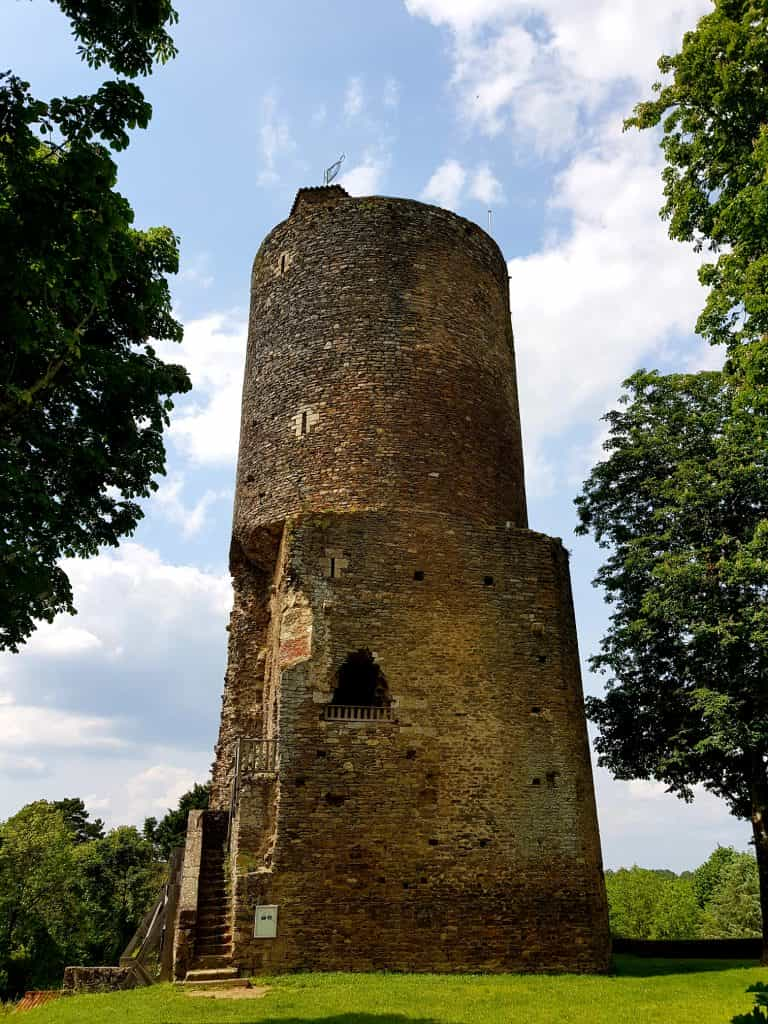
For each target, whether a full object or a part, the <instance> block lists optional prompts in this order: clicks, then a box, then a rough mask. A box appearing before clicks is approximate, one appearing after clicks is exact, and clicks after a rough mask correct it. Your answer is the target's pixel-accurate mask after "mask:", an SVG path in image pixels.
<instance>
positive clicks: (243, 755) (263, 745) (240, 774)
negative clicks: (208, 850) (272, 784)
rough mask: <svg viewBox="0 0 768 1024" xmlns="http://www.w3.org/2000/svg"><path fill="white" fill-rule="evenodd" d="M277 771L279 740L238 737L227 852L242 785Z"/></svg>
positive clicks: (230, 801)
mask: <svg viewBox="0 0 768 1024" xmlns="http://www.w3.org/2000/svg"><path fill="white" fill-rule="evenodd" d="M276 771H277V740H276V739H272V740H262V739H257V738H255V737H252V736H238V738H237V739H236V740H235V764H234V771H233V772H232V793H231V795H230V798H229V816H228V820H227V850H229V848H230V844H231V842H232V819H233V818H234V816H235V814H236V812H237V802H238V800H239V798H240V783H241V782H242V780H243V779H244V778H250V777H252V776H254V775H259V774H260V773H264V772H276Z"/></svg>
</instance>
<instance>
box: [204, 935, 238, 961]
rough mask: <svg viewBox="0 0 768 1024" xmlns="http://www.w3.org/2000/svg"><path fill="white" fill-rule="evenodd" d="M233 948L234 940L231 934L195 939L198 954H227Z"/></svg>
mask: <svg viewBox="0 0 768 1024" xmlns="http://www.w3.org/2000/svg"><path fill="white" fill-rule="evenodd" d="M231 949H232V940H231V939H230V937H229V936H227V937H226V938H224V936H222V937H221V938H218V937H215V936H213V937H211V938H209V939H197V938H196V939H195V955H196V956H226V954H227V953H229V951H230V950H231Z"/></svg>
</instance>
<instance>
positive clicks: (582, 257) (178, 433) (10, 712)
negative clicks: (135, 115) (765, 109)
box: [0, 0, 748, 869]
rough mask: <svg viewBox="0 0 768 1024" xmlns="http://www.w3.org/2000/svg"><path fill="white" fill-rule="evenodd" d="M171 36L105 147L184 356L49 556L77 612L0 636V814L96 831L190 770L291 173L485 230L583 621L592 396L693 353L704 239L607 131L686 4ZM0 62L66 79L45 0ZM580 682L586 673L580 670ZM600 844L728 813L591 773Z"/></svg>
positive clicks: (587, 625) (479, 6) (434, 9)
mask: <svg viewBox="0 0 768 1024" xmlns="http://www.w3.org/2000/svg"><path fill="white" fill-rule="evenodd" d="M177 6H178V9H179V13H180V16H181V20H180V24H179V25H178V26H177V28H176V30H175V32H174V36H175V38H176V41H177V44H178V46H179V51H180V52H179V56H178V58H177V59H176V60H175V61H173V62H172V63H170V64H168V65H166V66H165V67H161V68H159V69H158V70H157V71H156V72H155V74H154V75H153V76H152V77H151V78H150V79H149V80H147V82H146V83H145V91H146V93H147V95H148V97H149V99H150V100H151V102H152V104H153V107H154V117H153V120H152V122H151V124H150V127H149V129H148V130H147V131H146V132H138V133H135V134H134V138H133V141H132V144H131V147H130V149H129V150H128V151H127V152H126V153H124V154H121V155H120V158H119V166H120V181H119V187H120V189H121V191H123V192H124V194H125V195H126V196H127V197H128V198H129V199H130V201H131V203H132V205H133V207H134V209H135V211H136V219H137V225H138V226H141V227H149V226H151V225H154V224H169V225H171V226H172V227H173V229H174V230H175V231H176V233H177V234H178V235H179V236H180V237H181V251H182V263H181V272H180V274H179V275H178V276H177V277H176V278H175V280H174V282H173V295H174V303H175V306H176V310H177V313H178V315H179V316H180V318H181V319H182V320H183V321H184V323H185V326H186V337H185V341H184V343H183V345H182V346H181V347H180V348H179V347H171V346H168V347H167V348H166V349H164V351H166V352H167V354H168V356H169V357H170V358H172V359H173V360H174V361H182V362H184V363H185V364H186V365H187V366H188V367H189V369H190V372H191V374H192V378H193V382H194V384H195V389H194V391H193V392H192V393H191V395H189V396H187V397H185V398H184V399H183V400H182V401H180V402H179V403H178V406H177V409H176V411H175V415H174V421H173V427H172V430H171V433H170V435H169V438H168V449H169V460H168V475H167V477H166V478H165V479H164V480H163V481H162V482H161V486H160V490H159V492H158V493H157V495H156V496H155V498H154V499H153V500H152V501H151V502H150V503H149V504H148V506H147V516H146V518H145V520H144V521H143V523H142V524H141V526H140V528H139V530H138V531H137V533H136V534H135V536H134V537H133V538H131V539H130V541H128V542H126V543H124V544H123V545H122V546H121V547H120V548H119V549H118V550H116V551H112V550H110V551H107V552H104V553H102V554H101V555H100V556H99V557H98V558H95V559H92V560H90V561H88V562H76V563H70V564H69V565H68V569H69V571H70V575H71V578H72V580H73V582H74V586H75V598H76V603H77V605H78V608H79V615H78V616H77V617H75V618H70V617H64V618H60V619H59V620H57V621H56V622H55V623H54V624H53V625H52V626H47V625H46V626H43V627H41V628H40V629H39V630H38V632H37V634H36V635H35V637H34V638H33V639H32V641H30V643H29V644H28V645H27V647H26V649H25V650H24V651H23V652H22V653H21V654H19V655H3V656H0V779H2V787H0V817H4V816H6V815H8V814H10V813H13V812H14V811H15V810H16V809H17V808H18V807H19V806H20V805H21V804H23V803H24V802H26V801H28V800H31V799H35V798H38V797H41V796H43V797H47V798H50V799H57V798H60V797H63V796H69V795H80V796H83V797H84V798H85V799H86V800H87V802H88V803H89V806H90V807H91V808H92V809H93V810H94V811H95V812H97V813H99V814H101V815H102V816H104V817H105V818H106V819H107V820H108V821H109V822H110V823H112V824H118V823H122V822H130V821H135V822H140V821H141V820H142V818H143V817H144V816H146V815H149V814H156V815H157V814H162V813H163V812H164V810H165V809H166V807H168V806H169V805H171V804H173V803H174V802H175V800H176V799H177V798H178V796H179V795H180V793H181V792H183V791H184V790H185V789H186V788H188V787H189V785H190V784H191V783H192V782H193V781H195V780H200V779H203V778H204V777H205V776H206V775H207V771H208V766H209V764H210V760H211V757H212V750H213V744H214V741H215V738H216V730H217V720H218V709H219V699H220V693H221V689H222V679H223V672H224V663H225V648H226V634H225V630H224V626H225V622H226V617H227V614H228V611H229V605H230V602H231V592H230V586H229V579H228V576H227V573H226V556H227V549H228V543H229V528H230V516H231V503H232V483H233V473H234V459H235V453H236V448H237V432H238V421H239V400H240V387H241V375H242V360H243V352H244V340H245V321H246V317H247V304H248V279H249V273H250V265H251V261H252V259H253V256H254V254H255V252H256V249H257V248H258V246H259V243H260V241H261V239H262V238H263V236H264V235H265V234H266V232H267V231H268V230H269V229H270V228H271V227H272V226H273V225H274V224H275V223H276V222H277V221H279V220H282V219H283V218H284V217H285V216H286V215H287V213H288V211H289V209H290V205H291V202H292V200H293V196H294V194H295V192H296V190H297V189H298V188H300V187H301V186H304V185H316V184H319V183H320V182H321V180H322V173H323V168H324V167H325V166H327V165H329V164H331V163H332V162H333V161H334V160H336V158H337V157H338V156H339V154H340V153H341V152H344V153H346V160H345V163H344V165H343V170H342V175H341V183H342V184H343V185H345V187H346V188H347V189H348V190H349V191H350V192H351V193H353V194H361V195H364V194H386V195H397V196H407V197H411V198H420V199H423V200H425V201H427V202H433V203H437V204H439V205H442V206H447V207H449V208H451V209H455V210H456V211H457V212H459V213H461V214H462V215H463V216H465V217H469V218H470V219H472V220H475V221H477V222H478V223H480V224H482V225H483V226H484V227H485V226H487V224H488V210H489V209H491V210H492V211H493V227H492V231H493V234H494V236H495V238H496V240H497V241H498V243H499V245H500V246H501V248H502V250H503V252H504V253H505V255H506V257H507V259H508V260H509V268H510V275H511V290H512V317H513V324H514V328H515V337H516V346H517V357H518V375H519V380H520V390H521V406H522V417H523V430H524V441H525V449H526V472H527V479H528V497H529V508H530V520H531V525H532V526H533V528H535V529H537V530H541V531H542V532H547V533H550V534H553V535H555V536H561V537H563V539H564V541H565V544H566V546H567V547H568V548H569V549H570V550H571V551H572V555H573V558H572V573H573V585H574V596H575V601H576V614H577V620H578V625H579V642H580V646H581V651H582V655H583V657H584V659H585V660H586V657H587V656H588V654H589V653H590V652H593V651H594V650H595V649H596V647H597V644H598V642H599V638H600V635H601V632H602V629H603V628H604V625H605V621H606V614H607V613H606V609H605V607H604V606H603V604H602V599H601V597H600V595H599V593H597V592H595V591H594V590H593V589H592V588H591V586H590V582H589V581H590V579H591V577H592V575H593V574H594V571H595V569H596V567H597V565H598V564H599V552H598V551H597V549H596V548H595V546H594V544H593V542H592V541H591V540H590V539H578V538H575V537H574V535H573V528H574V525H575V515H574V509H573V503H572V502H573V497H574V495H575V494H576V493H577V491H578V489H579V485H580V482H581V480H583V478H584V476H585V475H586V473H587V472H588V470H589V467H590V466H591V465H592V464H593V463H594V462H595V461H596V459H597V458H598V457H599V454H600V441H601V434H602V427H601V424H600V416H601V415H602V413H603V412H604V411H605V410H606V409H607V408H608V407H609V406H610V405H611V404H612V403H613V402H614V401H615V399H616V397H617V395H618V393H619V388H620V382H621V380H622V379H623V378H624V377H626V376H627V375H628V374H629V373H630V372H632V370H633V369H635V368H637V367H638V366H647V367H651V366H656V367H660V368H662V369H668V370H678V369H691V368H698V367H700V366H706V365H716V361H717V360H716V354H713V353H712V352H711V351H709V350H708V349H706V347H705V346H704V344H703V343H702V342H701V341H700V340H698V339H696V338H695V337H693V336H692V334H691V327H692V324H693V323H694V321H695V318H696V313H697V310H698V308H699V307H700V305H701V303H702V300H703V293H702V292H701V289H700V288H699V285H698V284H697V281H696V269H697V266H698V262H699V258H698V257H697V256H695V255H694V254H693V253H691V252H689V251H687V250H686V249H685V248H684V247H682V246H680V245H676V244H674V243H672V242H670V241H669V240H668V239H667V238H666V234H665V229H664V226H663V224H661V223H660V221H659V219H658V216H657V211H658V208H659V206H660V205H661V195H660V180H659V169H660V157H659V152H658V146H657V139H655V138H653V137H652V136H650V135H649V134H648V133H645V134H644V135H642V136H641V135H638V134H637V133H627V134H623V133H622V132H621V121H622V118H623V117H625V116H626V115H627V114H628V113H629V112H630V111H631V108H632V105H633V104H634V103H635V102H636V101H637V100H638V99H641V98H644V97H645V96H646V95H647V94H648V90H649V85H650V83H651V82H652V81H653V80H654V77H655V61H656V59H657V57H658V56H659V54H660V53H662V52H669V51H670V50H673V49H674V48H675V47H676V46H677V44H678V42H679V40H680V38H681V35H682V33H683V31H685V29H687V28H689V27H692V26H693V25H694V24H695V21H696V19H697V18H698V17H699V16H700V15H701V14H703V13H706V11H707V10H709V9H710V6H711V5H710V2H709V0H665V2H664V3H654V4H647V3H644V2H641V0H373V2H367V3H356V4H351V3H341V2H336V3H330V2H327V0H326V2H322V0H285V2H283V3H282V4H269V5H268V4H258V3H253V2H247V0H239V2H238V0H218V2H217V3H216V4H211V3H201V2H200V0H197V2H192V0H179V2H178V3H177ZM0 66H2V67H12V68H13V69H14V71H16V72H17V73H18V74H20V75H21V76H22V77H24V78H26V79H28V80H29V81H30V82H31V83H32V86H33V89H34V91H35V92H36V93H37V94H38V95H40V96H43V97H46V96H51V95H62V94H72V93H75V92H78V91H83V90H85V89H90V88H91V87H92V86H93V84H94V82H97V81H99V80H100V79H101V78H102V77H104V76H103V75H101V74H97V73H94V72H92V71H89V69H88V68H87V67H85V66H84V65H82V64H81V63H80V62H79V61H78V59H77V56H76V53H75V48H74V46H73V44H72V41H71V39H70V38H69V34H68V25H67V23H66V21H65V19H64V18H63V17H62V16H61V14H60V13H59V11H58V8H57V7H56V6H55V5H53V4H51V3H49V2H47V0H16V2H7V3H5V4H4V5H3V10H2V13H0ZM599 687H600V682H599V680H596V679H594V678H591V677H590V676H589V674H588V672H587V671H586V667H585V688H586V689H587V690H588V691H590V692H597V691H598V690H599ZM597 790H598V806H599V812H600V825H601V832H602V837H603V848H604V855H605V860H606V864H607V865H608V866H618V865H620V864H631V863H634V862H637V863H641V864H644V865H647V866H670V867H673V868H676V869H682V868H685V867H691V866H694V865H696V864H697V863H699V862H700V861H702V860H703V859H705V857H706V856H707V855H708V853H709V852H710V851H711V849H712V848H713V847H714V845H715V844H716V843H718V842H720V843H734V844H736V845H739V846H744V845H745V844H746V842H747V840H748V828H747V826H746V825H745V824H744V823H740V822H735V821H734V820H733V819H732V818H730V817H729V816H728V814H727V812H726V810H725V808H724V807H723V806H722V805H721V804H720V803H719V802H718V801H716V800H714V799H713V798H712V797H710V796H708V795H707V794H700V795H699V796H698V797H697V799H696V801H695V802H694V804H693V805H684V804H682V803H681V802H680V801H678V800H676V799H675V798H674V797H671V796H669V795H667V794H665V793H664V790H663V787H662V786H660V785H657V784H655V783H643V782H632V783H617V782H613V781H612V780H611V779H610V778H609V777H608V776H607V774H606V773H605V772H603V771H598V772H597Z"/></svg>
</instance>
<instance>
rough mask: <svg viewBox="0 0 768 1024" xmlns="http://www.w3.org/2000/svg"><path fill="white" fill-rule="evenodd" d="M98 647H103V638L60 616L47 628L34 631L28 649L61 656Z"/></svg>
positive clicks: (38, 652) (37, 652)
mask: <svg viewBox="0 0 768 1024" xmlns="http://www.w3.org/2000/svg"><path fill="white" fill-rule="evenodd" d="M98 647H101V640H100V639H99V638H98V637H97V636H95V635H94V634H93V633H91V632H90V630H87V629H79V628H78V627H77V626H70V625H68V624H67V619H65V618H64V617H62V616H60V617H59V618H57V619H55V620H54V621H53V623H52V624H51V625H50V626H49V627H48V628H47V629H43V630H38V631H37V632H36V633H33V634H32V636H31V638H30V639H29V641H28V643H27V647H26V649H27V650H30V651H33V652H34V653H35V654H44V655H51V656H53V657H56V658H61V657H66V656H67V655H70V654H71V655H74V654H82V653H83V652H84V651H92V650H95V649H96V648H98Z"/></svg>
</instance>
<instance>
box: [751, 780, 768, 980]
mask: <svg viewBox="0 0 768 1024" xmlns="http://www.w3.org/2000/svg"><path fill="white" fill-rule="evenodd" d="M751 788H752V793H751V797H752V834H753V836H754V839H755V856H756V857H757V873H758V876H759V878H760V912H761V915H762V919H763V953H762V957H761V959H760V962H761V963H762V964H766V965H768V785H766V783H765V781H763V780H761V781H760V782H753V784H752V787H751Z"/></svg>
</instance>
